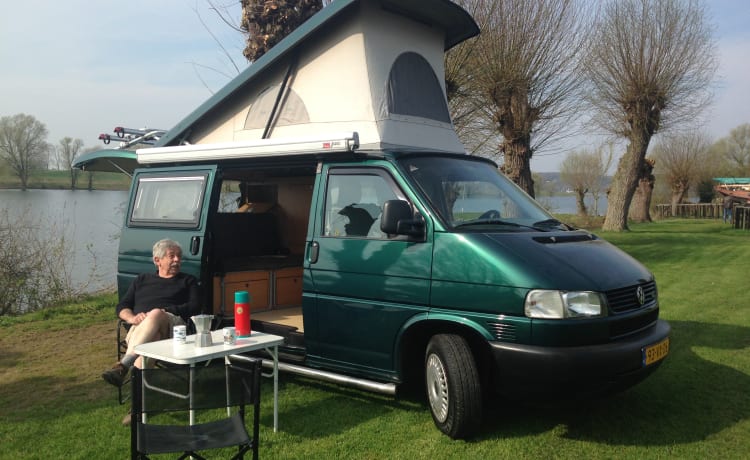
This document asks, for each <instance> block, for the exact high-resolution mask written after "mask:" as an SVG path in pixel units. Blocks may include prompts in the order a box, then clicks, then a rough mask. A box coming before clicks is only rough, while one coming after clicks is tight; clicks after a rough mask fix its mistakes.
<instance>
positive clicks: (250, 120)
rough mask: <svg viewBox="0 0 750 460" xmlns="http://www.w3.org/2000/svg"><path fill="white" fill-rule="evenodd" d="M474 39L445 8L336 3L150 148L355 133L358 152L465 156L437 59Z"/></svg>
mask: <svg viewBox="0 0 750 460" xmlns="http://www.w3.org/2000/svg"><path fill="white" fill-rule="evenodd" d="M478 33H479V29H478V27H477V25H476V23H475V22H474V20H473V19H472V18H471V16H470V15H469V14H468V13H467V12H466V11H465V10H463V9H462V8H461V7H459V6H458V5H456V4H454V3H453V2H450V1H448V0H336V1H334V2H332V3H331V4H329V5H328V6H326V7H324V8H323V9H322V10H321V11H320V12H318V13H317V14H316V15H315V16H313V17H312V18H311V19H309V20H308V21H307V22H305V23H304V24H302V25H301V26H300V27H299V28H298V29H296V30H295V31H294V32H293V33H292V34H290V35H289V36H288V37H286V38H285V39H284V40H282V41H281V42H280V43H279V44H277V45H276V46H274V47H273V48H272V49H271V50H270V51H269V52H268V53H266V54H265V55H263V56H262V57H261V58H260V59H258V60H257V61H255V62H254V63H252V64H250V65H249V67H248V68H247V69H246V70H245V71H244V72H242V73H241V74H240V75H238V76H237V77H236V78H235V79H234V80H232V81H231V82H229V83H228V84H227V85H226V86H225V87H224V88H223V89H222V90H221V91H219V92H218V93H216V94H215V95H214V96H213V97H211V98H210V99H208V100H207V101H206V102H205V103H203V104H202V105H201V106H200V107H198V108H197V109H196V110H195V111H194V112H193V113H191V114H190V115H189V116H187V117H186V118H185V119H184V120H183V121H181V122H180V123H178V124H177V125H176V126H175V127H174V128H172V129H171V130H169V131H168V132H167V133H166V135H165V136H163V137H162V138H161V139H160V140H159V142H158V143H157V144H156V146H155V147H157V150H158V147H170V146H179V145H187V144H190V145H196V144H212V145H213V144H227V143H243V142H250V141H256V140H262V139H269V140H274V139H278V140H281V139H291V138H304V137H308V136H316V135H321V134H323V133H334V132H349V133H352V132H356V133H358V134H359V145H360V150H369V149H389V150H393V149H398V150H430V151H437V152H456V153H463V152H464V151H465V149H464V147H463V145H462V144H461V142H460V141H459V139H458V136H457V135H456V133H455V131H454V129H453V125H452V122H451V118H450V115H449V113H448V106H447V102H446V95H445V80H444V64H443V59H444V53H445V51H446V50H448V49H449V48H451V47H452V46H454V45H456V44H458V43H460V42H461V41H463V40H466V39H468V38H470V37H472V36H474V35H476V34H478ZM110 152H111V151H110ZM96 153H97V152H95V154H96ZM94 156H96V155H94ZM82 160H83V159H82ZM79 163H85V161H81V162H79ZM83 166H85V164H84V165H83ZM88 169H92V168H88Z"/></svg>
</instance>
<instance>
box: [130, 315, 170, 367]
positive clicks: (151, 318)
mask: <svg viewBox="0 0 750 460" xmlns="http://www.w3.org/2000/svg"><path fill="white" fill-rule="evenodd" d="M171 322H172V315H171V314H170V313H167V312H165V311H163V310H160V309H155V310H151V311H150V312H148V315H147V316H146V319H144V320H143V321H142V322H141V323H140V324H139V325H138V326H137V327H135V330H134V331H133V333H132V334H128V338H127V341H128V350H127V351H126V352H125V356H123V358H122V361H121V362H122V364H123V365H125V366H126V367H127V368H128V369H129V368H131V367H133V365H135V366H136V367H138V368H141V362H142V360H141V358H140V356H138V355H136V353H135V347H137V346H138V345H140V344H142V343H148V342H155V341H157V340H162V339H166V338H169V336H170V333H169V332H170V327H171V326H170V325H171Z"/></svg>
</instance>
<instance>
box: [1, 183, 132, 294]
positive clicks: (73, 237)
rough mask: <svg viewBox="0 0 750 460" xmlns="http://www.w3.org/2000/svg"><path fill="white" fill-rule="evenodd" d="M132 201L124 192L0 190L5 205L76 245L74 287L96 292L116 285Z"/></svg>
mask: <svg viewBox="0 0 750 460" xmlns="http://www.w3.org/2000/svg"><path fill="white" fill-rule="evenodd" d="M127 199H128V192H125V191H93V192H90V191H86V190H26V191H20V190H0V209H7V210H8V212H9V213H10V214H11V215H12V216H26V217H27V218H29V219H30V220H31V221H32V222H39V223H42V224H44V226H45V228H48V229H50V231H54V232H57V233H64V236H65V237H66V238H68V239H69V241H72V242H73V246H74V247H73V248H72V253H73V264H72V265H71V266H72V268H73V270H72V273H71V277H72V280H71V281H72V283H73V286H74V287H76V288H81V287H82V288H83V289H84V290H85V291H86V292H96V291H100V290H103V289H114V288H115V285H116V275H117V246H118V243H119V237H120V229H121V227H122V219H123V215H124V209H125V205H126V204H127ZM50 236H55V235H50ZM60 236H63V235H60ZM92 267H93V268H95V270H94V273H93V277H92V276H91V275H92V273H91V268H92Z"/></svg>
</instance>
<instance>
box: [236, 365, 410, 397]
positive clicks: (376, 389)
mask: <svg viewBox="0 0 750 460" xmlns="http://www.w3.org/2000/svg"><path fill="white" fill-rule="evenodd" d="M231 359H233V360H237V361H253V360H254V358H250V357H248V356H243V355H232V356H231ZM263 367H265V368H267V369H273V360H271V359H264V360H263ZM279 371H282V372H289V373H290V374H296V375H300V376H303V377H309V378H312V379H316V380H321V381H324V382H329V383H335V384H337V385H342V386H347V387H351V388H356V389H358V390H364V391H371V392H373V393H380V394H384V395H389V396H395V395H396V384H395V383H382V382H376V381H374V380H366V379H362V378H357V377H351V376H348V375H342V374H336V373H334V372H330V371H323V370H320V369H313V368H310V367H305V366H299V365H296V364H289V363H282V362H279Z"/></svg>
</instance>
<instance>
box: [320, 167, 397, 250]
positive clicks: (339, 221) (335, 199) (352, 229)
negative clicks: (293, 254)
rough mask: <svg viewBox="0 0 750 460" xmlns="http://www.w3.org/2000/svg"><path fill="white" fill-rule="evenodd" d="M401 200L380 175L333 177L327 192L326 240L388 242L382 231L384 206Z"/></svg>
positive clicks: (342, 175) (343, 175)
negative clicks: (386, 203) (337, 237)
mask: <svg viewBox="0 0 750 460" xmlns="http://www.w3.org/2000/svg"><path fill="white" fill-rule="evenodd" d="M397 198H398V197H397V196H396V193H395V192H394V190H393V188H392V186H391V185H390V183H389V182H388V181H387V180H386V179H385V178H384V177H382V176H381V175H378V174H331V175H329V176H328V185H327V189H326V205H325V217H324V223H323V235H324V236H347V237H364V238H383V239H385V238H387V237H388V236H387V235H386V234H385V233H383V232H382V231H380V214H381V212H382V210H383V203H385V202H386V201H387V200H395V199H397Z"/></svg>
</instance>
